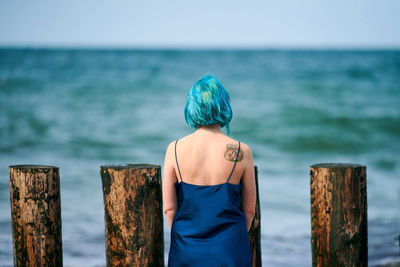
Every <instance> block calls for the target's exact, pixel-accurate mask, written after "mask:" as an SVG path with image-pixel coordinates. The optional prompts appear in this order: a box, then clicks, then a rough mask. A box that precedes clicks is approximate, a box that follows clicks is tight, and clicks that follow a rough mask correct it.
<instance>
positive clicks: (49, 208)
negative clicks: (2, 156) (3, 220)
mask: <svg viewBox="0 0 400 267" xmlns="http://www.w3.org/2000/svg"><path fill="white" fill-rule="evenodd" d="M9 175H10V200H11V221H12V233H13V250H14V265H15V266H62V265H63V261H62V240H61V205H60V174H59V169H58V167H54V166H42V165H15V166H9Z"/></svg>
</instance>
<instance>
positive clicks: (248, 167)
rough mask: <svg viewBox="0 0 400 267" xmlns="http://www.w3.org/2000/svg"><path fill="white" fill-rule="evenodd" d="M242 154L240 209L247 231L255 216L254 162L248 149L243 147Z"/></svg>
mask: <svg viewBox="0 0 400 267" xmlns="http://www.w3.org/2000/svg"><path fill="white" fill-rule="evenodd" d="M243 152H244V153H243V154H244V160H243V163H244V164H245V169H244V172H243V177H242V180H243V184H244V186H243V190H242V208H243V212H244V214H245V215H246V224H247V231H249V230H250V227H251V223H252V222H253V218H254V215H255V210H256V198H257V192H256V180H255V174H254V161H253V155H252V153H251V149H250V147H249V146H247V145H244V146H243Z"/></svg>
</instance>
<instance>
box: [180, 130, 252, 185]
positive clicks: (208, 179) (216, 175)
mask: <svg viewBox="0 0 400 267" xmlns="http://www.w3.org/2000/svg"><path fill="white" fill-rule="evenodd" d="M238 144H239V143H238V141H236V140H234V139H232V138H230V137H228V136H226V135H224V134H222V133H219V134H218V133H215V134H210V133H202V131H201V130H199V131H197V132H196V133H194V134H190V135H188V136H185V137H183V138H181V139H179V142H178V143H177V147H176V156H177V159H178V161H179V163H178V164H179V170H178V168H176V176H177V177H179V171H180V174H181V175H182V180H183V181H184V182H186V183H190V184H195V185H216V184H222V183H225V182H226V180H227V179H228V177H229V175H230V173H231V170H232V168H233V166H234V165H235V159H236V153H237V150H238ZM244 150H248V147H247V146H246V145H244V144H243V143H241V151H240V153H239V155H238V158H237V163H236V165H235V169H234V172H232V175H231V178H230V179H229V183H232V184H239V183H240V180H241V177H242V175H243V172H244V168H245V166H244V165H243V164H241V161H243V159H244V154H245V153H244Z"/></svg>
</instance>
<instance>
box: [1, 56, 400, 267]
mask: <svg viewBox="0 0 400 267" xmlns="http://www.w3.org/2000/svg"><path fill="white" fill-rule="evenodd" d="M206 73H211V74H214V75H216V76H217V77H218V78H219V79H220V81H221V82H222V83H223V84H224V86H225V87H226V89H227V90H228V91H229V93H230V95H231V105H232V109H233V113H234V116H233V120H232V122H231V136H232V137H233V138H235V139H239V140H241V141H242V142H244V143H246V144H248V145H249V146H250V147H251V148H252V151H253V156H254V161H255V164H256V165H257V166H258V169H259V190H260V204H261V233H262V240H261V245H262V253H263V254H262V260H263V266H310V265H311V244H310V232H311V225H310V222H311V219H310V190H309V187H310V177H309V166H310V165H312V164H315V163H324V162H347V163H359V164H364V165H366V166H367V190H368V238H369V239H368V246H369V264H370V266H378V265H383V264H389V263H395V262H397V263H399V262H400V259H399V241H398V236H399V234H400V153H399V152H400V51H368V50H363V51H357V50H351V51H344V50H332V51H324V50H297V51H296V50H265V51H264V50H254V51H251V50H249V51H245V50H243V51H239V50H233V51H228V50H210V51H197V50H90V49H89V50H79V49H69V50H62V49H59V50H57V49H54V50H46V49H0V114H1V116H0V265H1V266H11V265H12V235H11V222H10V221H11V215H10V214H11V213H10V202H9V198H10V196H9V185H8V180H9V177H8V166H9V165H14V164H49V165H55V166H58V167H60V175H61V205H62V230H63V236H62V238H63V253H64V254H63V256H64V265H65V266H104V265H105V245H104V210H103V198H102V188H101V180H100V174H99V166H100V165H104V164H124V163H151V164H158V165H162V164H163V157H164V152H165V149H166V147H167V145H168V143H169V142H171V141H172V140H174V139H176V138H179V137H182V136H184V135H187V134H189V133H191V132H192V131H194V129H192V128H190V127H189V126H188V125H187V124H186V123H185V120H184V115H183V110H184V106H185V102H186V96H187V92H188V90H189V88H190V87H191V86H192V85H193V83H194V82H195V81H196V80H197V79H199V78H200V77H201V76H203V75H204V74H206ZM223 131H224V132H225V129H224V130H223ZM164 234H165V259H167V256H168V250H169V234H170V232H169V227H168V224H167V221H166V219H165V217H164ZM166 262H167V261H166Z"/></svg>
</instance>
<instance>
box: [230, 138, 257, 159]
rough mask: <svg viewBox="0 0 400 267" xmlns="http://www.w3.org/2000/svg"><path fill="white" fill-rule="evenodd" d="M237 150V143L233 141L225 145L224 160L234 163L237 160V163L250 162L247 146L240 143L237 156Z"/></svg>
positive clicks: (250, 156)
mask: <svg viewBox="0 0 400 267" xmlns="http://www.w3.org/2000/svg"><path fill="white" fill-rule="evenodd" d="M238 149H239V142H238V141H236V140H234V139H231V140H230V141H229V142H228V143H227V144H226V148H225V154H224V158H225V159H226V160H229V161H235V160H236V158H237V161H238V162H240V161H247V160H252V154H251V149H250V147H249V146H248V145H247V144H245V143H243V142H240V150H239V155H237V151H238ZM236 156H237V157H236Z"/></svg>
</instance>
